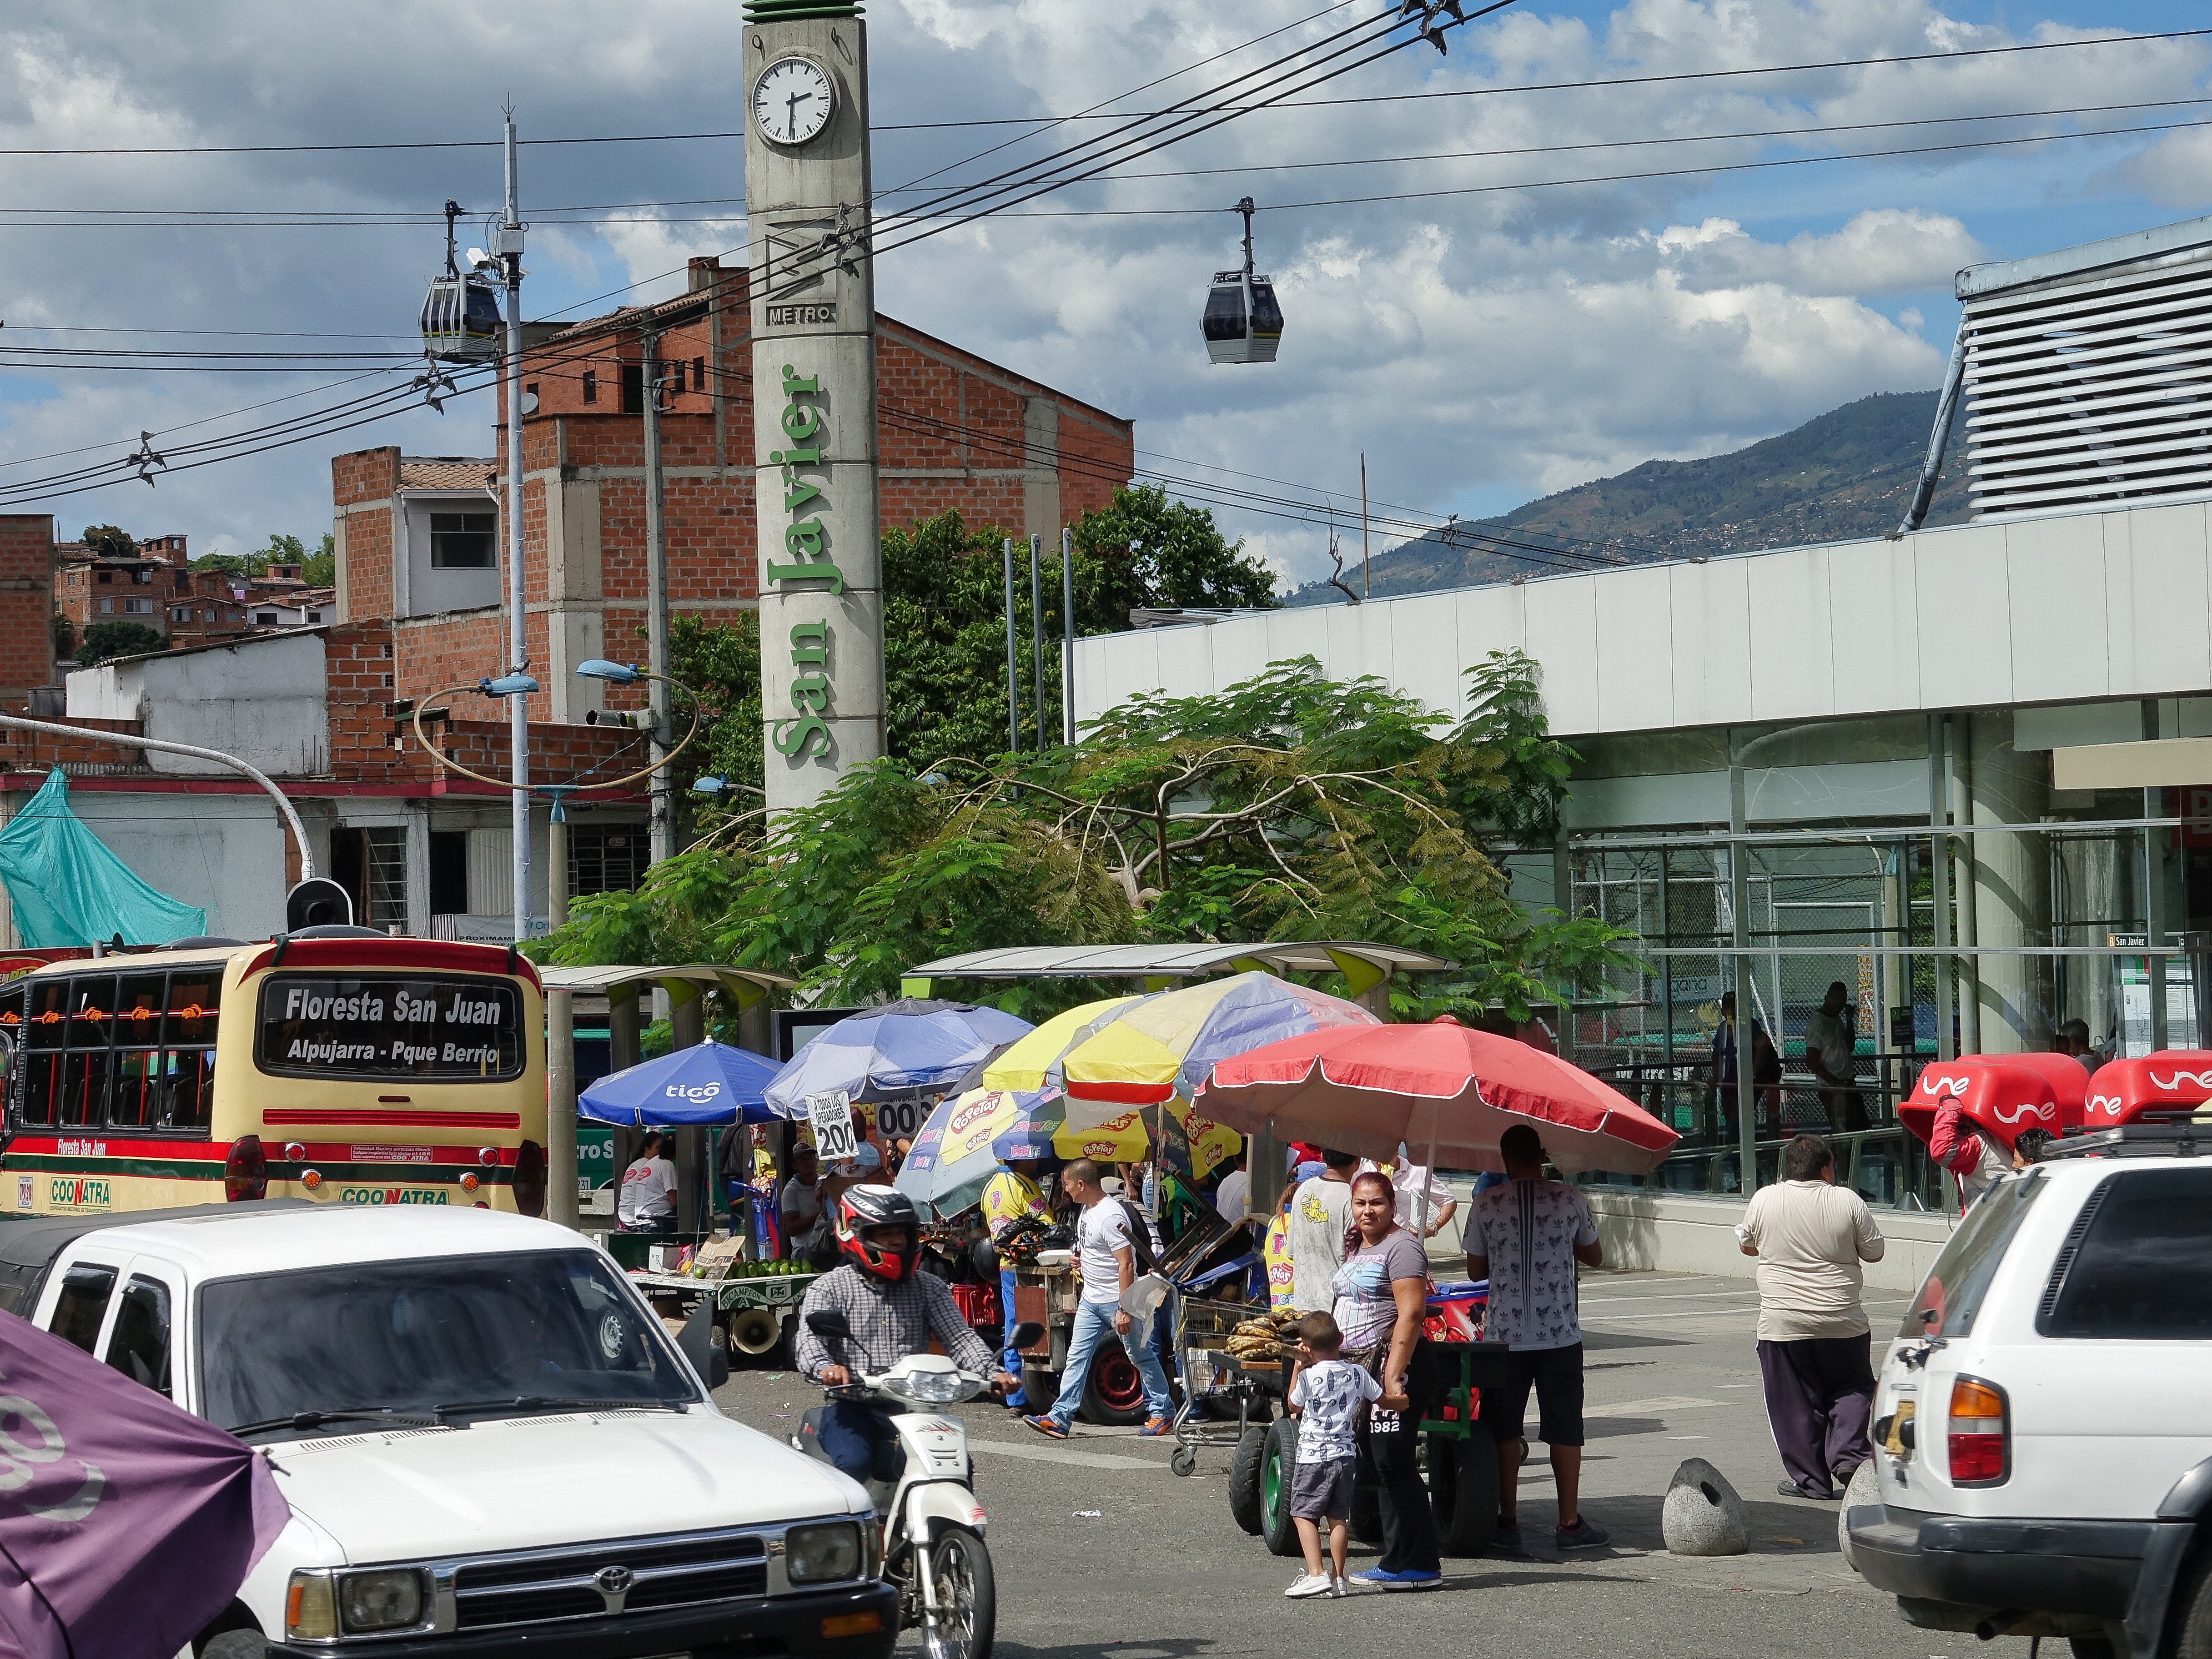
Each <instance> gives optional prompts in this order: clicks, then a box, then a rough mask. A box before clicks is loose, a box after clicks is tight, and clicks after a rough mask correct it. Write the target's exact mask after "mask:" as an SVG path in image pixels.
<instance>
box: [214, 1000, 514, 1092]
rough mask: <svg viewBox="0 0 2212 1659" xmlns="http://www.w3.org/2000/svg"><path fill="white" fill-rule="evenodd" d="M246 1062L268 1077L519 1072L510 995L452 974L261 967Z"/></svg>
mask: <svg viewBox="0 0 2212 1659" xmlns="http://www.w3.org/2000/svg"><path fill="white" fill-rule="evenodd" d="M253 1059H254V1064H255V1065H256V1066H258V1067H259V1068H260V1069H261V1070H262V1071H263V1072H265V1073H268V1074H270V1076H272V1077H313V1078H333V1079H343V1078H378V1077H406V1078H416V1079H422V1080H424V1081H430V1080H435V1081H439V1082H444V1083H468V1082H485V1083H489V1082H501V1081H505V1080H507V1079H512V1078H515V1077H518V1076H520V1074H521V1072H522V1064H523V1042H522V1021H521V1006H520V998H519V997H518V996H517V995H516V993H515V987H513V985H512V984H510V983H508V982H507V981H502V980H492V979H478V978H475V977H472V976H470V975H459V974H449V975H440V974H283V973H279V974H271V975H269V977H268V978H267V979H266V980H265V981H264V982H263V984H262V987H261V1003H260V1008H259V1011H258V1018H257V1019H256V1023H255V1030H254V1048H253Z"/></svg>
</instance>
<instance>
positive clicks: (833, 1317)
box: [806, 1308, 853, 1337]
mask: <svg viewBox="0 0 2212 1659" xmlns="http://www.w3.org/2000/svg"><path fill="white" fill-rule="evenodd" d="M806 1328H807V1329H808V1330H810V1331H811V1332H813V1333H814V1334H815V1335H817V1336H843V1337H849V1336H851V1335H852V1334H853V1328H852V1326H851V1325H849V1324H848V1323H847V1322H846V1320H845V1316H844V1315H843V1314H842V1313H840V1312H838V1311H837V1310H836V1309H835V1308H824V1309H823V1310H821V1311H820V1312H819V1313H811V1314H809V1315H807V1316H806Z"/></svg>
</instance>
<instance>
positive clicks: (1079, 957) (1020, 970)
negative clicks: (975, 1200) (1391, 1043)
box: [905, 939, 1452, 995]
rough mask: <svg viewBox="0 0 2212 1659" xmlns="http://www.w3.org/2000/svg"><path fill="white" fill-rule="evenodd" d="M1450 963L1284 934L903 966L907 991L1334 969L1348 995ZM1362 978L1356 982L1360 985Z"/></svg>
mask: <svg viewBox="0 0 2212 1659" xmlns="http://www.w3.org/2000/svg"><path fill="white" fill-rule="evenodd" d="M1450 966H1452V964H1451V963H1449V962H1447V961H1446V960H1445V959H1444V958H1443V957H1432V956H1431V955H1429V954H1428V953H1427V952H1426V951H1407V950H1404V949H1401V948H1400V947H1399V946H1397V945H1373V944H1369V943H1367V942H1365V941H1364V940H1357V939H1354V940H1345V939H1291V940H1277V941H1275V942H1273V943H1272V944H1267V945H1011V946H1007V947H1005V948H1002V949H999V950H993V951H964V952H963V953H962V954H961V955H959V956H952V957H939V958H938V959H937V960H936V961H934V962H925V963H922V964H921V966H919V967H916V968H909V969H907V970H906V975H905V979H906V984H907V987H908V994H911V995H924V994H927V993H926V992H923V991H920V990H917V989H915V981H927V980H930V979H1112V978H1143V979H1145V980H1146V981H1153V980H1162V981H1166V980H1178V979H1189V978H1193V977H1195V976H1197V975H1204V974H1213V973H1221V972H1224V971H1235V972H1237V973H1243V972H1247V971H1249V970H1250V969H1255V968H1256V969H1265V970H1267V971H1268V972H1271V973H1307V974H1327V973H1342V974H1344V975H1346V977H1347V978H1349V979H1351V980H1352V984H1353V987H1354V991H1355V993H1357V992H1358V991H1364V990H1366V989H1368V988H1369V987H1372V986H1374V985H1376V984H1377V983H1379V982H1380V981H1383V980H1385V979H1388V978H1389V976H1390V975H1392V974H1395V973H1412V974H1421V973H1430V972H1433V971H1435V970H1436V969H1440V968H1449V967H1450ZM1363 981H1364V982H1363Z"/></svg>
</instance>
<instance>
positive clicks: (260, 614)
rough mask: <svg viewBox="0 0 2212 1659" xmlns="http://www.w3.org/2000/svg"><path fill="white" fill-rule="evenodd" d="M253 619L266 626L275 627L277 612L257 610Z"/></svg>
mask: <svg viewBox="0 0 2212 1659" xmlns="http://www.w3.org/2000/svg"><path fill="white" fill-rule="evenodd" d="M253 620H254V621H255V622H257V623H259V624H260V625H261V626H262V627H264V628H274V627H276V612H275V611H255V612H254V613H253Z"/></svg>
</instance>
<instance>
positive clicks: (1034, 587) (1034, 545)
mask: <svg viewBox="0 0 2212 1659" xmlns="http://www.w3.org/2000/svg"><path fill="white" fill-rule="evenodd" d="M1043 555H1044V535H1043V532H1041V531H1036V530H1032V531H1031V532H1030V669H1031V670H1032V671H1034V672H1035V674H1036V723H1037V740H1036V746H1037V752H1038V753H1039V754H1042V753H1043V752H1044V587H1043V586H1042V583H1041V582H1040V581H1039V580H1038V578H1037V561H1038V560H1039V559H1041V558H1042V556H1043Z"/></svg>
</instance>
